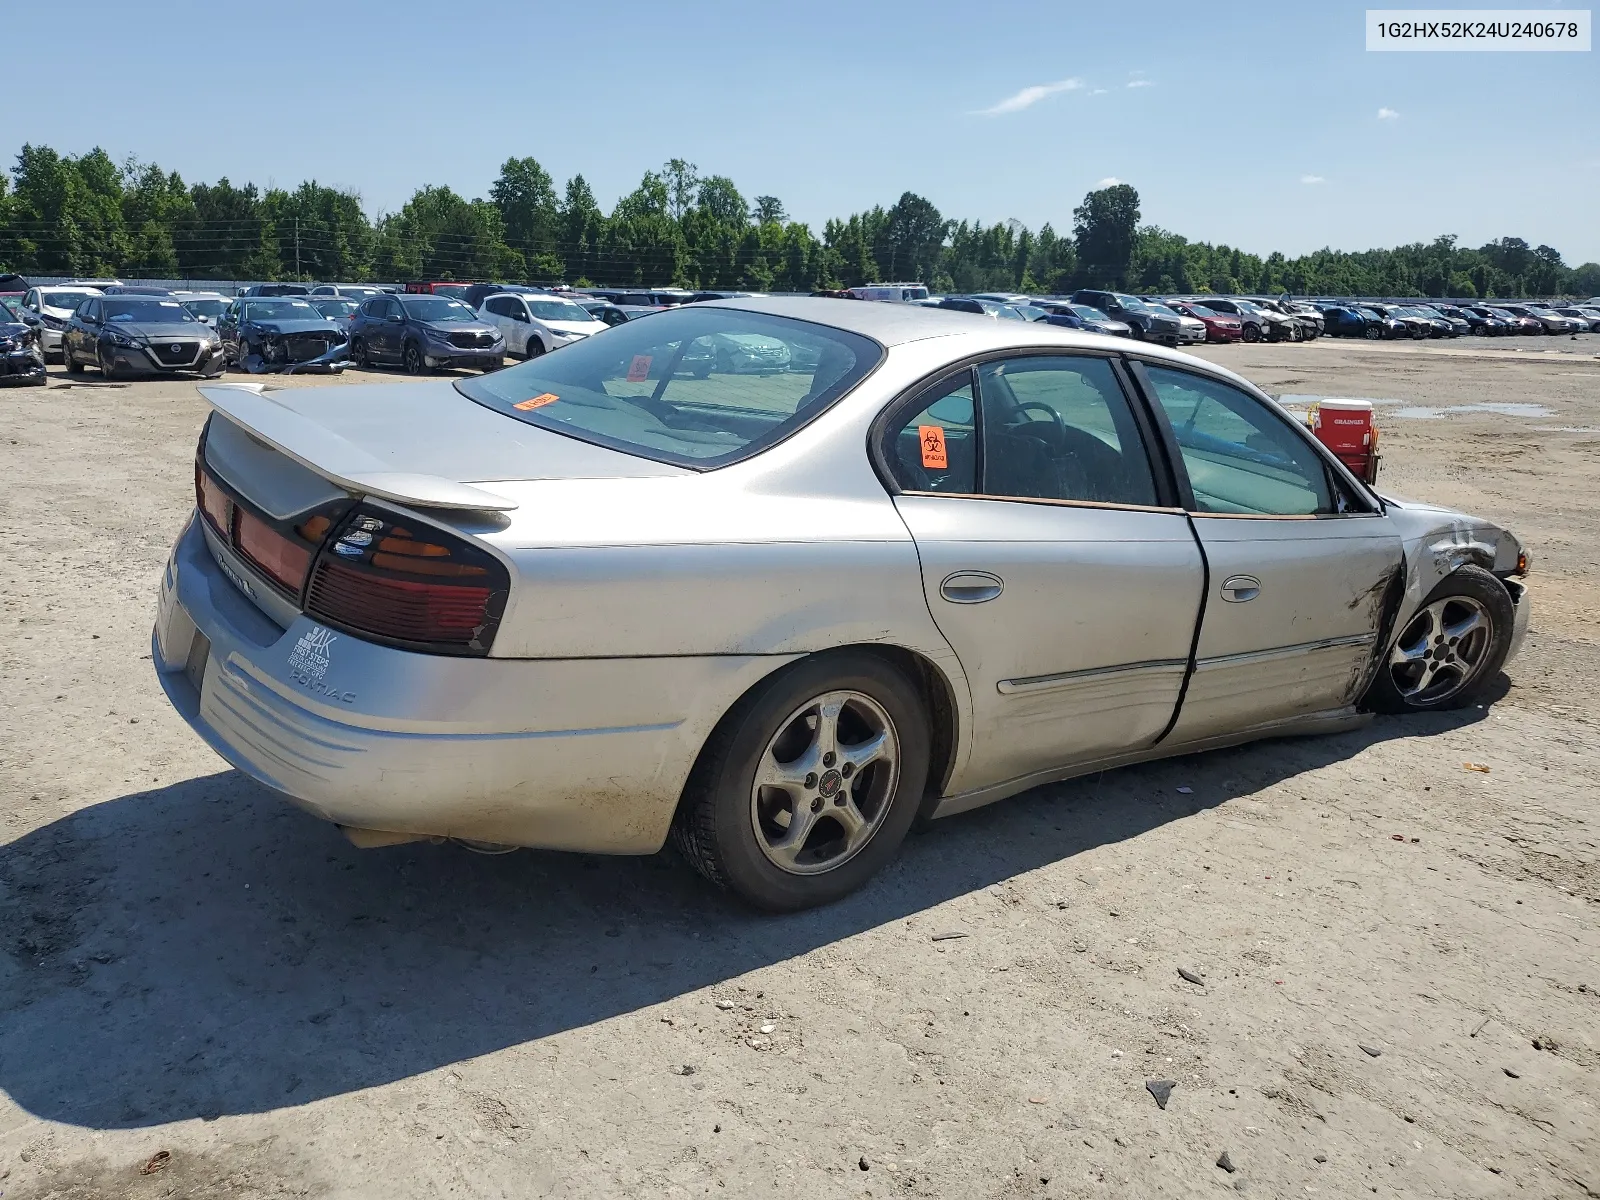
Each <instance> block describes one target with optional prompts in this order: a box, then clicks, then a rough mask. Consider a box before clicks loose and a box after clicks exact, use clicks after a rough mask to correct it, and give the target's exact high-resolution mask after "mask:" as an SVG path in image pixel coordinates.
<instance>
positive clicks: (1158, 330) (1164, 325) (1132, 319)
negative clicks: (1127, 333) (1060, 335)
mask: <svg viewBox="0 0 1600 1200" xmlns="http://www.w3.org/2000/svg"><path fill="white" fill-rule="evenodd" d="M1072 303H1074V304H1087V305H1088V306H1089V307H1090V308H1094V309H1099V310H1100V311H1101V312H1103V313H1105V315H1106V316H1108V317H1110V318H1111V319H1112V320H1113V321H1121V322H1122V323H1123V324H1124V325H1126V326H1128V328H1129V329H1131V330H1132V331H1133V336H1134V337H1135V338H1136V339H1139V340H1148V341H1152V342H1161V343H1162V344H1164V345H1167V346H1176V345H1177V344H1178V333H1179V331H1180V329H1181V328H1182V327H1181V325H1180V324H1179V322H1178V316H1177V314H1176V313H1173V312H1162V311H1161V310H1159V309H1157V308H1154V307H1152V306H1151V305H1149V304H1146V303H1145V302H1144V301H1143V300H1141V299H1139V297H1137V296H1127V295H1124V294H1123V293H1121V292H1097V291H1078V292H1074V293H1072Z"/></svg>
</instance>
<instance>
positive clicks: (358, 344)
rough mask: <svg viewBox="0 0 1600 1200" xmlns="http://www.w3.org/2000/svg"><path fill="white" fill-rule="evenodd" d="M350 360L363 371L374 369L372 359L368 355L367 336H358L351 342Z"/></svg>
mask: <svg viewBox="0 0 1600 1200" xmlns="http://www.w3.org/2000/svg"><path fill="white" fill-rule="evenodd" d="M350 361H351V362H353V363H355V365H356V366H358V367H360V368H361V369H362V370H363V371H370V370H372V359H371V358H369V357H368V356H367V339H366V338H356V339H355V340H354V341H352V342H351V343H350Z"/></svg>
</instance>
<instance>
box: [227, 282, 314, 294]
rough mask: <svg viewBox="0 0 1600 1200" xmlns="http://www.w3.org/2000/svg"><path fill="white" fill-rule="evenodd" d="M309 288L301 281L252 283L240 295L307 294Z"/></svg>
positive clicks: (309, 290) (309, 291) (309, 292)
mask: <svg viewBox="0 0 1600 1200" xmlns="http://www.w3.org/2000/svg"><path fill="white" fill-rule="evenodd" d="M310 294H311V289H310V288H308V287H307V286H306V285H305V284H303V283H252V284H251V285H250V286H249V287H247V288H245V289H244V291H242V292H240V293H239V295H241V296H309V295H310Z"/></svg>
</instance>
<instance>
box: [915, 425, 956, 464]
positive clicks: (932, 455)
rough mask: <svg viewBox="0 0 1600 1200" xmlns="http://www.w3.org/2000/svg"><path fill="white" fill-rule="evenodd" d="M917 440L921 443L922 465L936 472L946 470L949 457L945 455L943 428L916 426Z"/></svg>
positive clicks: (938, 426) (937, 426) (939, 426)
mask: <svg viewBox="0 0 1600 1200" xmlns="http://www.w3.org/2000/svg"><path fill="white" fill-rule="evenodd" d="M917 438H918V439H919V440H920V441H921V442H922V465H923V466H925V467H932V468H933V469H934V470H936V471H943V470H947V469H948V468H949V466H950V456H949V455H948V454H947V453H945V448H944V427H943V426H941V425H918V426H917Z"/></svg>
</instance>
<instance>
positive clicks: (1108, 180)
mask: <svg viewBox="0 0 1600 1200" xmlns="http://www.w3.org/2000/svg"><path fill="white" fill-rule="evenodd" d="M1121 182H1122V180H1120V179H1118V178H1117V177H1116V176H1115V175H1107V176H1106V177H1105V178H1104V179H1102V180H1101V181H1100V182H1099V183H1097V184H1095V187H1097V188H1107V187H1116V186H1117V184H1119V183H1121Z"/></svg>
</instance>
